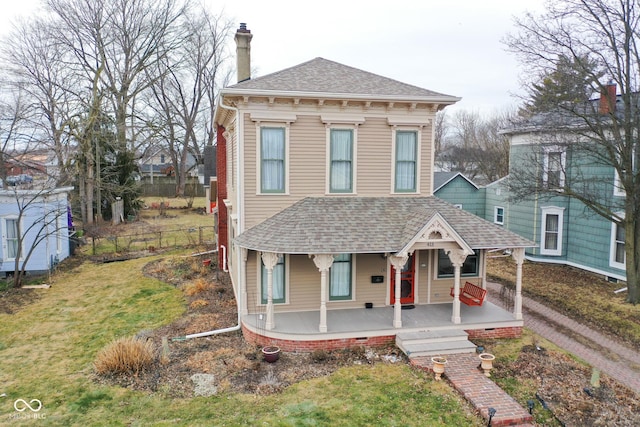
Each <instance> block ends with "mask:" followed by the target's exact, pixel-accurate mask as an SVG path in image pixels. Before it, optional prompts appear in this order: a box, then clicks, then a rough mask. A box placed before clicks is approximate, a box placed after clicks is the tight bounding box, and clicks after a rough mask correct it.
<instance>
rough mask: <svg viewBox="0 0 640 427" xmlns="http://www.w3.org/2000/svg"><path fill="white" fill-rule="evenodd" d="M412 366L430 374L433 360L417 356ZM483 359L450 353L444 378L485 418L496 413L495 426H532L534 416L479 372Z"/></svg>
mask: <svg viewBox="0 0 640 427" xmlns="http://www.w3.org/2000/svg"><path fill="white" fill-rule="evenodd" d="M411 363H412V364H414V365H415V366H418V367H420V368H421V369H424V370H428V371H430V370H431V369H432V366H433V363H432V362H431V358H430V357H426V356H425V357H416V358H413V359H411ZM479 364H480V359H478V355H477V354H475V353H463V354H450V355H448V356H447V364H446V367H445V373H444V376H445V377H446V379H447V380H448V381H449V382H451V384H452V385H453V387H454V388H455V389H456V390H458V392H459V393H460V394H461V395H462V396H463V397H464V398H465V399H467V400H468V401H469V402H470V403H471V404H472V405H473V406H474V407H475V408H476V409H477V410H478V411H479V412H480V414H481V415H482V416H483V417H484V418H485V419H486V420H488V419H489V408H494V409H495V410H496V413H495V415H494V416H493V418H492V419H491V425H492V426H513V425H519V426H532V425H533V424H532V423H533V417H532V416H531V415H530V414H529V412H527V411H526V410H525V409H524V408H523V407H522V406H520V404H519V403H518V402H516V401H515V400H514V399H513V398H512V397H511V396H509V395H508V394H507V393H505V392H504V391H503V390H502V389H501V388H500V387H498V386H497V385H496V384H495V383H494V382H493V381H491V379H490V378H487V377H486V376H484V373H483V372H482V371H481V370H480V369H478V365H479Z"/></svg>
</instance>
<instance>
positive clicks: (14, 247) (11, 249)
mask: <svg viewBox="0 0 640 427" xmlns="http://www.w3.org/2000/svg"><path fill="white" fill-rule="evenodd" d="M19 236H20V235H19V233H18V219H17V218H5V220H4V246H5V259H16V257H17V256H18V248H19V246H18V245H19V243H20V239H19Z"/></svg>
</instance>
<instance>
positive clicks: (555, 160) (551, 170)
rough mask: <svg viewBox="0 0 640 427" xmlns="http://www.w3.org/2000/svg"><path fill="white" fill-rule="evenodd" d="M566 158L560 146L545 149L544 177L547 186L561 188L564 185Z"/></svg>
mask: <svg viewBox="0 0 640 427" xmlns="http://www.w3.org/2000/svg"><path fill="white" fill-rule="evenodd" d="M565 159H566V155H565V153H564V151H562V150H561V149H559V148H558V147H552V148H547V149H545V153H544V170H543V177H542V180H543V183H544V186H545V188H548V189H560V188H562V187H564V180H565Z"/></svg>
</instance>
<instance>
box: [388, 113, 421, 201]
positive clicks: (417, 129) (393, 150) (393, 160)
mask: <svg viewBox="0 0 640 427" xmlns="http://www.w3.org/2000/svg"><path fill="white" fill-rule="evenodd" d="M398 131H400V132H415V133H416V191H415V192H413V191H396V144H397V139H396V133H397V132H398ZM391 139H392V142H391V180H390V181H391V188H390V192H391V194H420V181H421V179H420V178H421V174H422V127H421V126H420V127H413V126H411V127H405V126H395V125H394V126H393V130H392V132H391Z"/></svg>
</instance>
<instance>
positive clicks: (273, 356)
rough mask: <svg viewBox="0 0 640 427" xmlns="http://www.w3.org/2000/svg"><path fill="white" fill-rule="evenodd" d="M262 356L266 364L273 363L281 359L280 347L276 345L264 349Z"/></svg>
mask: <svg viewBox="0 0 640 427" xmlns="http://www.w3.org/2000/svg"><path fill="white" fill-rule="evenodd" d="M262 355H263V356H264V360H265V361H266V362H269V363H273V362H275V361H276V360H278V359H279V358H280V347H278V346H275V345H269V346H266V347H262Z"/></svg>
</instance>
